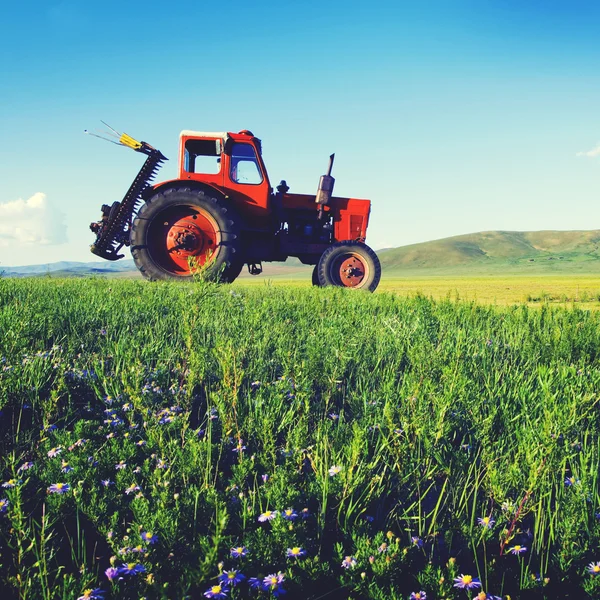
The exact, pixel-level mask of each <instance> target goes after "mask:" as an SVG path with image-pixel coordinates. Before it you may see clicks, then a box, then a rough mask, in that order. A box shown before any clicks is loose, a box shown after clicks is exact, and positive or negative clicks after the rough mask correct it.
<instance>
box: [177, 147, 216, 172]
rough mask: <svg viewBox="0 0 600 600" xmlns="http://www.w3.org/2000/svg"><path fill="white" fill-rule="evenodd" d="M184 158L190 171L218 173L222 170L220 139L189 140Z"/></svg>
mask: <svg viewBox="0 0 600 600" xmlns="http://www.w3.org/2000/svg"><path fill="white" fill-rule="evenodd" d="M184 160H185V163H184V168H185V170H186V171H187V172H188V173H204V174H205V175H216V174H217V173H218V172H219V171H220V170H221V142H220V140H188V141H187V142H186V143H185V157H184Z"/></svg>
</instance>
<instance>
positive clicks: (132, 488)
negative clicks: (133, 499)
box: [125, 483, 142, 496]
mask: <svg viewBox="0 0 600 600" xmlns="http://www.w3.org/2000/svg"><path fill="white" fill-rule="evenodd" d="M141 489H142V488H141V487H140V486H139V485H136V484H135V483H133V484H131V485H130V486H129V487H128V488H127V489H126V490H125V493H126V494H127V495H128V496H129V494H133V492H139V491H140V490H141Z"/></svg>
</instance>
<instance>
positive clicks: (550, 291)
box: [234, 271, 600, 309]
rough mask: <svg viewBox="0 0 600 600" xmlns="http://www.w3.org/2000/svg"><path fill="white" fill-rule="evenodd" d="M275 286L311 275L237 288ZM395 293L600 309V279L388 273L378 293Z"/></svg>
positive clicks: (271, 277)
mask: <svg viewBox="0 0 600 600" xmlns="http://www.w3.org/2000/svg"><path fill="white" fill-rule="evenodd" d="M268 285H273V286H275V287H279V286H284V287H286V286H287V287H289V286H299V287H310V285H311V283H310V271H306V272H298V271H294V272H291V273H285V272H284V273H283V274H279V273H275V274H273V273H272V272H267V274H266V275H265V276H260V277H250V276H248V277H241V278H240V279H238V280H237V281H236V282H235V283H234V287H236V288H237V287H240V286H241V287H248V286H252V287H255V286H259V287H264V286H268ZM385 292H393V293H395V294H399V295H401V296H409V297H410V296H415V295H424V296H426V297H428V298H429V297H431V298H433V299H436V300H442V299H452V300H457V299H461V300H468V301H476V302H478V303H482V304H497V305H504V306H506V305H509V304H522V303H525V304H528V305H530V306H540V305H544V304H546V305H547V304H552V305H562V306H571V305H577V306H579V307H580V308H585V309H597V308H600V275H595V274H583V275H576V276H573V275H564V274H563V275H552V274H539V273H538V274H532V275H523V274H519V275H496V276H494V275H491V276H489V275H488V276H484V275H482V274H479V275H476V276H469V275H464V274H463V275H452V274H448V275H430V274H427V272H426V271H421V272H419V273H417V274H411V275H409V276H405V277H402V276H400V275H398V274H397V272H396V273H394V272H392V274H387V273H385V272H384V275H383V278H382V280H381V283H380V285H379V288H378V290H377V293H385Z"/></svg>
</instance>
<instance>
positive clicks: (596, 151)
mask: <svg viewBox="0 0 600 600" xmlns="http://www.w3.org/2000/svg"><path fill="white" fill-rule="evenodd" d="M577 156H588V157H589V158H595V157H596V156H600V142H599V143H598V144H596V147H595V148H592V149H591V150H588V151H587V152H578V153H577Z"/></svg>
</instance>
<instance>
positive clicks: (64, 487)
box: [48, 483, 71, 494]
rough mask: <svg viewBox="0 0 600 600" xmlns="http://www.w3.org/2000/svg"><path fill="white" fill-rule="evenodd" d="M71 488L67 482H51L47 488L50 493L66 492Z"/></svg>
mask: <svg viewBox="0 0 600 600" xmlns="http://www.w3.org/2000/svg"><path fill="white" fill-rule="evenodd" d="M70 489H71V486H70V485H69V484H68V483H53V484H52V485H51V486H50V487H49V488H48V493H50V494H66V493H67V492H68V491H69V490H70Z"/></svg>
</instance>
